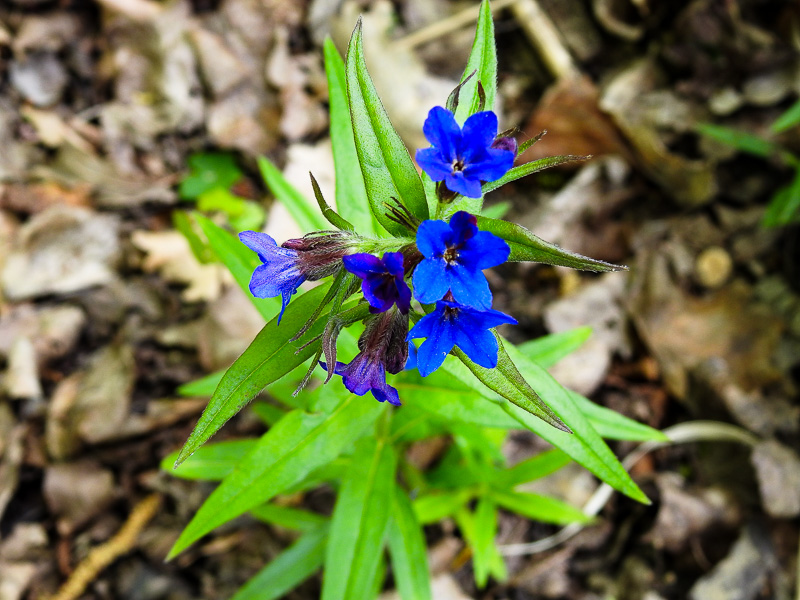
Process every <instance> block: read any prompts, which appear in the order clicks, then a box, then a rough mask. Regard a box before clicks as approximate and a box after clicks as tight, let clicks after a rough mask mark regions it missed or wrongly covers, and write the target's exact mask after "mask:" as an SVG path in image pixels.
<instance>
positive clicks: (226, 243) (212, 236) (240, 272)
mask: <svg viewBox="0 0 800 600" xmlns="http://www.w3.org/2000/svg"><path fill="white" fill-rule="evenodd" d="M194 218H195V219H196V220H197V224H198V225H200V229H202V230H203V233H204V234H205V236H206V238H207V239H208V245H209V246H210V247H211V249H212V250H213V251H214V254H216V255H217V258H218V259H219V260H220V262H222V264H223V265H225V266H226V267H227V268H228V270H229V271H230V272H231V275H233V278H234V279H235V280H236V283H237V284H239V287H240V288H242V290H244V293H245V294H246V295H247V297H248V298H250V301H251V302H252V303H253V306H255V307H256V309H257V310H258V312H259V314H261V316H262V317H264V320H266V321H268V320H269V319H271V318H272V317H274V316H275V315H276V314H278V310H280V307H281V299H280V298H255V297H254V296H253V294H251V293H250V278H251V277H252V276H253V271H254V270H255V269H256V267H258V266H259V265H260V264H261V261H260V260H259V259H258V255H257V254H256V253H255V252H253V251H252V250H250V249H249V248H248V247H247V246H245V245H244V244H243V243H242V242H240V241H239V239H238V238H237V237H235V236H233V235H231V234H230V233H228V232H227V231H225V230H224V229H222V228H221V227H220V226H219V225H217V224H215V223H214V222H213V221H211V220H210V219H207V218H206V217H204V216H202V215H200V214H197V213H195V214H194Z"/></svg>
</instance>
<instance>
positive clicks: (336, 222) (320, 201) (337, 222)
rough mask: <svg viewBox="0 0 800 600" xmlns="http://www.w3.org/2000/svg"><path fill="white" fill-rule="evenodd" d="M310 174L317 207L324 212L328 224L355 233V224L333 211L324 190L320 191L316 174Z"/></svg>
mask: <svg viewBox="0 0 800 600" xmlns="http://www.w3.org/2000/svg"><path fill="white" fill-rule="evenodd" d="M308 174H309V176H310V177H311V188H312V189H313V190H314V198H316V199H317V206H319V209H320V211H322V216H323V217H325V218H326V219H327V220H328V223H330V224H331V225H333V226H334V227H336V228H337V229H343V230H345V231H354V228H353V224H352V223H350V221H348V220H347V219H345V218H344V217H342V216H341V215H340V214H339V213H337V212H336V211H335V210H333V209H332V208H331V207H330V205H329V204H328V202H327V201H326V200H325V197H324V196H323V195H322V190H321V189H319V183H317V180H316V178H315V177H314V174H313V173H311V172H309V173H308Z"/></svg>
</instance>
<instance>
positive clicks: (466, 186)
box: [444, 170, 482, 198]
mask: <svg viewBox="0 0 800 600" xmlns="http://www.w3.org/2000/svg"><path fill="white" fill-rule="evenodd" d="M465 172H466V170H465V171H456V172H454V173H450V174H449V175H448V176H447V177H445V178H444V182H445V185H446V186H447V188H448V189H450V190H452V191H454V192H458V193H459V194H461V195H462V196H466V197H467V198H480V197H481V194H482V192H481V182H480V180H479V179H469V178H468V177H467V176H466V175H465Z"/></svg>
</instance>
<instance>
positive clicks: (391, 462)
mask: <svg viewBox="0 0 800 600" xmlns="http://www.w3.org/2000/svg"><path fill="white" fill-rule="evenodd" d="M363 400H364V399H362V401H363ZM373 404H374V403H373ZM396 468H397V455H396V454H395V451H394V447H393V446H392V445H391V444H390V443H388V442H387V441H386V440H384V439H376V438H375V437H373V436H367V437H365V438H362V439H361V440H359V442H358V443H357V444H356V448H355V450H354V452H353V457H352V465H351V468H350V471H349V472H348V474H347V476H346V477H345V479H344V481H342V485H341V488H340V491H339V496H338V498H337V499H336V506H335V508H334V510H333V517H332V519H331V532H330V538H329V540H328V547H327V549H326V552H325V574H324V576H323V579H322V600H339V599H342V598H347V600H371V591H372V584H373V577H374V575H375V572H376V571H377V570H378V567H379V564H380V558H381V555H382V554H383V542H384V538H385V536H386V534H387V532H388V528H389V524H390V516H391V507H392V501H393V497H394V487H395V483H394V477H395V470H396Z"/></svg>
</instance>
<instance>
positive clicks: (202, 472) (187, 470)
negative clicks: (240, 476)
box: [161, 440, 257, 481]
mask: <svg viewBox="0 0 800 600" xmlns="http://www.w3.org/2000/svg"><path fill="white" fill-rule="evenodd" d="M256 441H257V440H228V441H225V442H217V443H216V444H208V445H206V446H203V447H201V448H198V449H197V450H196V451H195V453H194V454H192V455H191V456H190V457H189V458H187V459H186V460H185V461H183V462H182V463H181V465H180V466H179V467H177V468H173V466H174V465H175V461H176V460H177V459H178V453H177V452H173V453H172V454H170V455H168V456H166V457H165V458H164V459H163V460H162V461H161V468H162V469H163V470H164V471H168V472H169V474H170V475H173V476H174V477H181V478H183V479H200V480H203V481H222V480H223V479H225V477H227V476H228V475H229V474H230V473H231V471H233V469H234V468H235V467H236V465H237V463H238V462H239V461H240V460H241V459H242V457H243V456H245V455H246V454H247V453H248V452H250V451H251V450H252V449H253V448H254V447H255V445H256Z"/></svg>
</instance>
